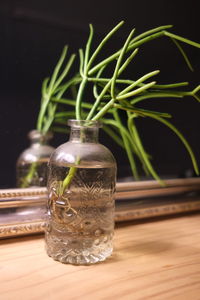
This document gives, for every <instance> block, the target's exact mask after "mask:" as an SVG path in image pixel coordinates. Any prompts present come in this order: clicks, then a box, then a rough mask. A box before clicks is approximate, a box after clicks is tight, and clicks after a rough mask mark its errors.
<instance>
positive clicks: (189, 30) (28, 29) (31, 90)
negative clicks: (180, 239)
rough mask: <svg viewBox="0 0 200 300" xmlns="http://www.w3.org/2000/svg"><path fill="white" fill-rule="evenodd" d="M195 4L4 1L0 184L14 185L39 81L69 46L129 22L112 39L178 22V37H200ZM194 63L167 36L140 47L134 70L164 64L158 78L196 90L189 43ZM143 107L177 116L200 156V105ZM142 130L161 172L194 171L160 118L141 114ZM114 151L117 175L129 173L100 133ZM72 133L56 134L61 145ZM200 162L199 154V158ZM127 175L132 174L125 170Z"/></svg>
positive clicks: (197, 62) (199, 69)
mask: <svg viewBox="0 0 200 300" xmlns="http://www.w3.org/2000/svg"><path fill="white" fill-rule="evenodd" d="M197 5H198V2H197V0H196V1H195V0H192V1H184V2H183V1H169V0H168V1H163V0H160V1H158V0H156V1H148V0H143V1H137V2H136V1H126V0H125V1H66V0H65V1H62V0H57V1H52V0H34V1H33V0H29V1H27V0H22V1H20V0H1V1H0V39H1V48H0V63H1V65H0V101H1V108H0V109H1V110H0V141H1V146H0V147H1V151H0V187H1V188H7V187H14V185H15V162H16V159H17V157H18V156H19V154H20V152H21V151H22V150H24V149H25V148H26V147H27V146H28V140H27V138H26V136H27V133H28V131H29V130H31V129H33V128H35V124H36V119H37V113H38V109H39V105H40V95H41V94H40V89H41V83H42V80H43V79H44V78H45V77H46V76H49V75H50V74H51V72H52V70H53V67H54V66H55V64H56V62H57V59H58V57H59V55H60V53H61V50H62V48H63V46H64V45H65V44H68V45H69V46H70V52H74V51H77V49H78V48H80V47H83V46H84V45H85V42H86V39H87V36H88V32H89V28H88V24H89V23H92V24H93V25H94V28H95V37H96V40H95V42H98V41H99V40H100V39H101V38H102V37H103V36H104V35H105V34H106V33H107V32H108V31H109V30H110V29H111V28H112V27H113V26H115V25H116V24H117V23H118V22H119V21H121V20H124V21H125V25H124V26H123V28H122V29H121V30H120V31H119V33H118V34H117V35H116V37H115V38H114V39H113V40H112V43H111V44H109V47H110V48H111V49H115V47H116V48H119V47H121V45H122V42H123V40H124V39H125V38H126V36H127V35H128V33H129V31H130V30H131V29H132V28H133V27H136V29H137V33H141V32H143V31H145V30H149V29H151V28H153V27H156V26H160V25H166V24H173V25H174V28H173V29H172V30H171V31H173V32H174V33H176V34H179V35H182V36H184V37H187V38H189V39H191V40H194V41H197V42H200V36H199V10H198V9H197ZM184 49H185V50H186V52H187V54H188V55H189V57H190V58H191V62H192V64H193V66H194V68H195V71H194V72H193V73H192V72H190V71H189V70H188V68H187V66H186V65H185V63H184V61H183V58H182V56H181V55H180V54H179V53H178V50H177V48H176V47H175V45H174V44H173V43H172V42H171V41H170V40H169V39H168V38H161V39H159V40H156V41H153V42H151V43H148V45H145V46H144V47H142V48H141V50H140V53H139V54H138V57H137V59H136V60H135V63H134V64H133V66H132V69H131V70H129V72H130V77H131V79H135V78H138V76H141V75H143V74H145V73H146V72H150V71H152V70H155V69H160V70H161V74H160V75H159V77H158V82H159V83H172V82H177V81H178V82H179V81H190V82H191V89H192V88H194V87H195V86H196V85H197V84H199V83H200V82H199V81H200V80H199V79H200V77H199V74H200V59H199V58H200V52H199V51H200V50H199V49H195V48H193V47H190V46H185V47H184ZM143 107H144V108H149V109H157V110H158V111H164V112H169V113H172V114H173V116H174V117H173V120H172V122H173V124H174V125H176V126H177V127H178V128H179V129H180V130H181V131H182V132H183V133H184V135H185V137H186V138H187V139H188V141H189V142H190V144H191V146H192V147H193V149H194V152H195V154H196V156H197V158H198V157H200V141H199V140H200V136H199V130H198V129H199V103H198V102H197V101H195V100H194V99H192V98H189V97H188V98H185V99H183V100H170V99H169V100H164V101H163V100H162V101H161V100H151V101H150V102H148V103H147V102H145V103H144V105H143ZM138 128H139V131H140V134H141V136H142V138H143V141H144V144H145V147H146V149H147V151H148V152H149V153H150V154H152V156H153V163H154V166H155V167H156V169H157V171H158V172H159V174H160V175H163V176H171V175H173V176H180V175H181V174H183V172H184V171H185V170H187V169H188V168H191V163H190V159H189V157H188V155H187V153H186V151H185V149H184V147H183V146H182V144H181V142H180V141H179V140H178V139H177V137H175V135H174V134H173V133H171V132H170V130H169V129H166V128H165V127H164V126H163V125H159V124H158V123H156V121H154V122H152V121H150V120H148V119H145V120H144V119H142V120H140V121H139V122H138ZM101 139H102V141H103V143H104V144H106V145H107V146H108V147H109V148H110V149H111V150H112V152H113V153H114V155H115V156H116V159H117V162H118V166H119V172H118V174H119V175H118V177H121V176H126V175H128V174H129V173H128V171H125V169H126V166H128V162H127V159H126V156H125V154H124V153H123V152H122V151H121V149H119V148H118V147H117V146H115V145H114V143H113V142H111V140H109V139H107V138H105V137H101ZM66 140H67V135H66V136H65V135H59V136H57V137H55V139H54V141H53V144H54V146H57V145H58V144H60V143H63V142H65V141H66ZM198 161H199V159H198ZM126 172H127V173H126Z"/></svg>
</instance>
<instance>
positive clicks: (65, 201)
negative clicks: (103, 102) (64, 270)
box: [45, 120, 117, 265]
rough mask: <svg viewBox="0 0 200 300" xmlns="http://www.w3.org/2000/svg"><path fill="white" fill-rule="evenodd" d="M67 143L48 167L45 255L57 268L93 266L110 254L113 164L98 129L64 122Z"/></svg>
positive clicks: (93, 123) (92, 123)
mask: <svg viewBox="0 0 200 300" xmlns="http://www.w3.org/2000/svg"><path fill="white" fill-rule="evenodd" d="M68 124H69V125H70V126H71V133H70V139H69V141H68V142H67V143H65V144H63V145H61V146H60V147H58V148H57V149H56V150H55V151H54V152H53V154H52V155H51V158H50V161H49V164H48V173H49V175H48V195H49V201H48V216H47V228H46V234H45V239H46V250H47V253H48V255H49V256H51V257H52V258H53V259H55V260H58V261H60V262H62V263H71V264H78V265H82V264H93V263H96V262H99V261H103V260H105V259H106V258H107V257H109V256H110V255H111V253H112V251H113V233H114V209H115V201H114V193H115V185H116V170H117V168H116V161H115V159H114V157H113V155H112V153H111V152H110V151H109V150H108V149H107V148H106V147H105V146H103V145H101V144H100V143H99V142H98V131H99V127H100V123H99V122H97V121H77V120H69V121H68Z"/></svg>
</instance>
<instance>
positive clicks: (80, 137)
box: [68, 120, 100, 143]
mask: <svg viewBox="0 0 200 300" xmlns="http://www.w3.org/2000/svg"><path fill="white" fill-rule="evenodd" d="M68 124H69V126H71V131H70V138H69V140H70V141H71V142H79V143H98V137H99V127H100V124H99V122H97V121H84V120H81V121H77V120H69V121H68Z"/></svg>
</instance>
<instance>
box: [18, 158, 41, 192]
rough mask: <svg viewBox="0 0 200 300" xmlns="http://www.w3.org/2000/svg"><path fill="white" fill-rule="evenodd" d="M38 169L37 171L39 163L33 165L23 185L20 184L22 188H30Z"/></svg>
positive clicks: (23, 179) (23, 180)
mask: <svg viewBox="0 0 200 300" xmlns="http://www.w3.org/2000/svg"><path fill="white" fill-rule="evenodd" d="M36 169H37V162H33V163H31V164H30V166H29V170H28V173H27V174H26V176H25V177H24V178H22V183H21V184H20V187H21V188H27V187H29V186H30V184H31V180H32V178H33V176H34V174H35V172H36Z"/></svg>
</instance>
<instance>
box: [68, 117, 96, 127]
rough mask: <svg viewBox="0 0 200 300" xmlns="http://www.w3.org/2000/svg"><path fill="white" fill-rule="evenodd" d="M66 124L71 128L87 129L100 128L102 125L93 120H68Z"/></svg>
mask: <svg viewBox="0 0 200 300" xmlns="http://www.w3.org/2000/svg"><path fill="white" fill-rule="evenodd" d="M67 124H68V125H69V126H71V127H79V128H80V127H89V128H101V127H102V123H101V122H100V121H93V120H75V119H70V120H68V121H67Z"/></svg>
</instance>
